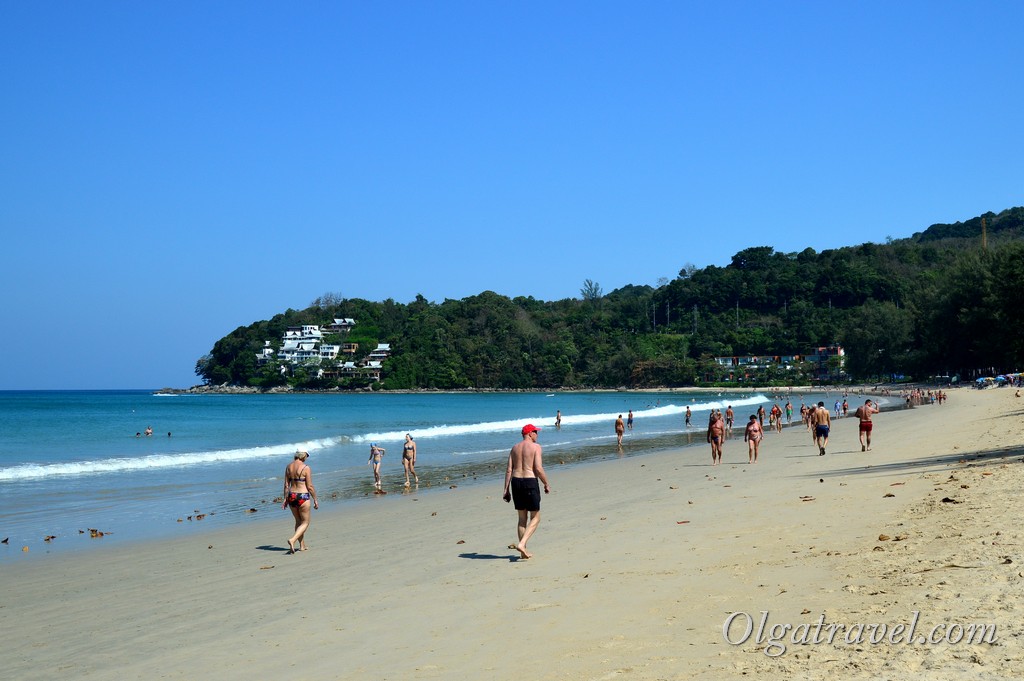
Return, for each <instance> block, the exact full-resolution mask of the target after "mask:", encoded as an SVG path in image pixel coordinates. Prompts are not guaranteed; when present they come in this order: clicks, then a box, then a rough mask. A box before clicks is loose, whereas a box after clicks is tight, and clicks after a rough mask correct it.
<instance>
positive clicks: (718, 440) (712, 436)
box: [708, 413, 725, 466]
mask: <svg viewBox="0 0 1024 681" xmlns="http://www.w3.org/2000/svg"><path fill="white" fill-rule="evenodd" d="M724 442H725V422H724V421H723V420H722V416H721V414H714V413H712V415H711V422H710V423H709V424H708V443H710V444H711V465H712V466H717V465H718V464H720V463H722V445H723V444H724Z"/></svg>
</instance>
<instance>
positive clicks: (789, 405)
mask: <svg viewBox="0 0 1024 681" xmlns="http://www.w3.org/2000/svg"><path fill="white" fill-rule="evenodd" d="M786 423H787V424H790V423H793V403H792V402H790V401H789V400H786Z"/></svg>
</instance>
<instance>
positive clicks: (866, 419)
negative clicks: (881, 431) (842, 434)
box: [854, 400, 878, 452]
mask: <svg viewBox="0 0 1024 681" xmlns="http://www.w3.org/2000/svg"><path fill="white" fill-rule="evenodd" d="M877 413H878V407H876V406H875V403H874V402H872V401H871V400H867V401H865V402H864V405H863V406H860V407H857V411H855V412H854V416H856V417H857V418H858V419H860V451H862V452H864V451H868V452H870V451H871V429H872V428H873V427H874V425H875V424H874V423H872V422H871V415H872V414H877ZM865 439H866V440H867V442H865Z"/></svg>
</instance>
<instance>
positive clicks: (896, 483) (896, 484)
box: [889, 482, 907, 487]
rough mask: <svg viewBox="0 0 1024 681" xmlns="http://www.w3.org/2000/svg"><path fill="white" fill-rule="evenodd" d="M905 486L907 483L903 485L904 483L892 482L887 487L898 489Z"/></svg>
mask: <svg viewBox="0 0 1024 681" xmlns="http://www.w3.org/2000/svg"><path fill="white" fill-rule="evenodd" d="M905 484H907V483H905V482H894V483H892V484H891V485H889V487H899V486H900V485H905Z"/></svg>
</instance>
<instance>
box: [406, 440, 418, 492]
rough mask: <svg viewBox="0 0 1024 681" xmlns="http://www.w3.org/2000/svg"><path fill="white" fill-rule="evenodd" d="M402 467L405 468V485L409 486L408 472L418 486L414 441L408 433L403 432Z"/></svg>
mask: <svg viewBox="0 0 1024 681" xmlns="http://www.w3.org/2000/svg"><path fill="white" fill-rule="evenodd" d="M402 467H403V468H405V486H406V487H408V486H409V474H410V473H412V477H413V478H414V479H415V480H416V485H417V486H419V484H420V476H418V475H416V442H415V441H414V440H413V439H412V435H410V434H409V433H406V434H405V445H403V447H402Z"/></svg>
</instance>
